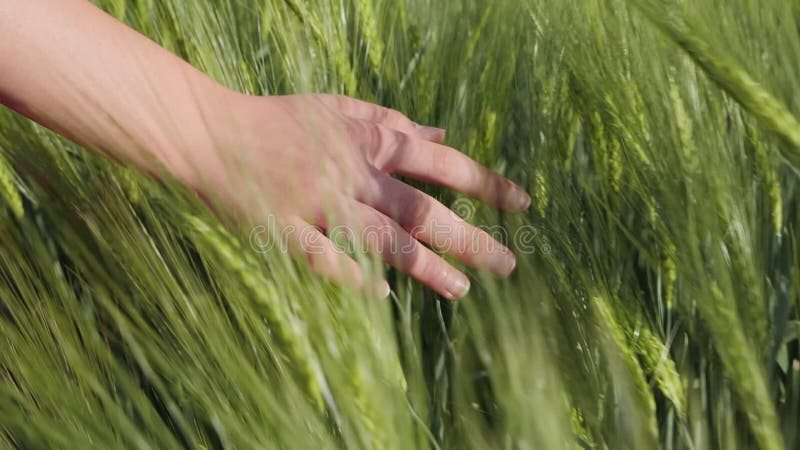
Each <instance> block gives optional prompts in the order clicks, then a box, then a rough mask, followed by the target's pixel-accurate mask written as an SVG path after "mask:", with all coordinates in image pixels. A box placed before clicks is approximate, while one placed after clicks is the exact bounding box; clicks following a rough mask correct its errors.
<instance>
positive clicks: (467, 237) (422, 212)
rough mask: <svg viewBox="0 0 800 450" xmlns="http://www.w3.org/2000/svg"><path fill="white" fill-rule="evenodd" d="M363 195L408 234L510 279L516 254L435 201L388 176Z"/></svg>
mask: <svg viewBox="0 0 800 450" xmlns="http://www.w3.org/2000/svg"><path fill="white" fill-rule="evenodd" d="M376 184H377V185H376V186H372V187H371V188H370V189H368V190H365V192H364V193H363V194H362V198H363V201H364V203H366V204H368V205H370V206H372V207H373V208H375V209H377V210H378V211H380V212H382V213H383V214H385V215H386V216H389V217H391V218H393V219H394V220H395V221H396V222H397V223H398V224H399V225H400V226H401V227H402V228H403V229H404V230H406V231H407V232H408V234H409V235H410V236H411V237H413V238H416V239H419V240H421V241H423V242H426V243H428V244H430V245H431V246H432V247H434V248H436V249H438V250H441V251H444V252H447V253H448V254H450V255H452V256H453V257H455V258H457V259H458V260H459V261H461V262H463V263H465V264H467V265H470V266H472V267H476V268H480V269H486V270H488V271H490V272H491V273H492V274H494V275H495V276H499V277H505V276H508V275H509V274H510V273H511V272H512V271H513V270H514V267H515V266H516V258H515V257H514V254H513V253H512V252H511V251H510V250H509V249H508V248H507V247H506V246H504V245H502V244H501V243H500V242H498V241H497V240H496V239H494V238H493V237H492V236H490V235H489V234H488V233H487V232H486V231H484V230H481V229H480V228H477V227H474V226H472V225H471V224H469V223H468V222H466V221H465V220H463V219H462V218H460V217H458V215H456V214H455V213H454V212H452V211H450V209H448V208H447V207H446V206H444V205H442V204H441V203H439V202H438V201H437V200H436V199H434V198H433V197H431V196H429V195H428V194H425V193H423V192H421V191H419V190H417V189H414V188H412V187H411V186H409V185H407V184H405V183H403V182H402V181H400V180H397V179H395V178H392V177H391V176H389V175H386V174H376Z"/></svg>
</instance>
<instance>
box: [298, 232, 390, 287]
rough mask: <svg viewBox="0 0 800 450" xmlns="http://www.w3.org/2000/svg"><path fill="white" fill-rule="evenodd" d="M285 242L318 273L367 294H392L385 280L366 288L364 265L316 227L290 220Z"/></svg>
mask: <svg viewBox="0 0 800 450" xmlns="http://www.w3.org/2000/svg"><path fill="white" fill-rule="evenodd" d="M283 238H284V239H285V242H286V243H287V245H288V249H289V251H290V253H291V254H292V255H293V256H294V257H295V258H302V259H305V260H306V262H308V265H309V267H310V268H311V270H313V271H314V272H315V273H317V274H319V275H320V276H322V277H323V278H326V279H328V280H330V281H332V282H334V283H337V284H340V285H348V286H352V287H354V288H355V289H358V290H361V291H364V292H366V293H369V294H372V295H377V296H379V297H381V298H385V297H387V296H388V295H389V285H388V284H387V283H386V281H384V280H377V281H376V282H373V283H371V284H370V285H367V284H366V282H365V280H364V276H363V273H362V270H361V266H360V265H359V264H358V263H357V262H355V261H354V260H353V259H352V258H350V257H349V256H347V254H345V253H344V252H343V251H341V250H340V249H339V248H337V247H336V246H335V245H334V244H333V242H331V241H330V239H328V238H327V237H325V235H323V234H322V233H321V232H320V231H319V230H317V228H316V227H314V226H312V225H310V224H309V223H307V222H305V221H304V220H302V219H300V218H295V219H291V220H288V221H287V223H286V226H285V228H284V236H283Z"/></svg>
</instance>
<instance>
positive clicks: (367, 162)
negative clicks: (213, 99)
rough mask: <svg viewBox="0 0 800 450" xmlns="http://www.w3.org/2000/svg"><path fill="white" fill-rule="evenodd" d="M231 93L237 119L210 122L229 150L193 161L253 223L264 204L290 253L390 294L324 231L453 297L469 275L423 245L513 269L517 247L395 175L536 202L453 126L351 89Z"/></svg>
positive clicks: (210, 191) (484, 196)
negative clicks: (450, 140) (437, 124)
mask: <svg viewBox="0 0 800 450" xmlns="http://www.w3.org/2000/svg"><path fill="white" fill-rule="evenodd" d="M232 95H233V96H234V97H235V99H232V100H229V101H227V102H226V103H227V104H228V106H229V115H230V116H231V117H232V118H233V119H234V123H235V126H233V127H232V128H230V129H226V130H211V134H212V135H214V136H216V137H217V140H216V143H215V144H216V145H215V147H214V148H215V149H224V150H225V152H224V153H222V152H219V151H218V150H215V151H214V154H209V155H201V156H200V158H196V157H193V159H194V161H195V164H194V166H195V170H196V172H197V173H196V175H194V176H193V177H192V179H191V184H192V185H194V186H195V187H196V188H197V189H198V190H199V191H200V192H201V193H202V194H204V195H205V196H207V197H215V198H218V199H219V200H221V201H222V202H223V204H225V206H228V207H231V208H232V209H233V210H234V211H237V212H239V213H240V214H241V215H244V216H249V217H248V220H255V221H258V220H259V219H258V218H257V217H253V215H252V214H251V212H250V211H251V209H252V207H253V205H254V204H257V203H259V202H264V204H265V205H266V207H267V209H268V210H269V211H270V213H271V214H275V216H276V217H277V221H276V223H278V224H280V225H281V226H282V227H283V229H282V230H280V232H279V233H278V234H279V235H280V237H281V238H282V239H283V240H285V242H284V243H285V244H288V249H289V250H291V251H292V252H293V253H294V255H295V256H297V257H304V258H305V259H307V260H308V262H309V264H310V266H311V267H312V269H313V270H314V271H316V272H318V273H319V274H321V275H323V276H325V277H327V278H329V279H332V280H334V281H335V282H339V283H354V284H355V285H356V286H358V287H360V288H365V289H367V290H375V291H377V292H379V293H380V294H381V295H384V296H385V295H388V291H389V287H388V285H387V284H386V283H385V281H383V280H380V281H379V285H378V286H363V283H364V278H365V277H363V275H362V273H361V270H360V266H359V265H358V264H357V263H356V262H355V261H354V260H353V259H351V258H350V257H349V256H348V255H347V254H346V253H344V252H343V251H341V250H340V249H339V248H338V247H336V245H334V243H333V242H332V241H331V240H329V239H328V237H326V236H325V235H324V234H323V232H327V233H329V234H330V233H331V232H332V231H334V230H336V231H342V230H346V231H347V235H348V236H349V237H350V238H351V239H355V240H356V241H357V243H358V244H360V245H362V246H363V247H364V248H365V249H366V250H368V251H369V252H371V253H374V254H376V255H378V256H380V257H381V258H382V259H383V260H384V261H385V262H387V263H389V264H391V265H392V266H394V267H396V268H397V269H398V270H401V271H403V272H405V273H407V274H408V275H410V276H412V277H413V278H415V279H417V280H419V281H420V282H421V283H423V284H425V285H427V286H429V287H430V288H431V289H433V290H435V291H436V292H438V293H439V294H441V295H442V296H444V297H446V298H448V299H458V298H460V297H462V296H464V295H465V294H466V293H467V291H468V289H469V280H468V278H467V277H466V276H465V275H464V274H463V273H461V272H460V271H459V270H457V269H456V268H454V267H453V266H452V265H450V264H448V263H447V262H446V261H445V260H444V259H443V258H442V257H440V256H439V255H437V254H436V253H434V252H433V251H431V250H430V249H429V248H427V247H426V246H425V245H423V244H422V243H425V244H428V245H430V246H431V247H432V248H434V249H437V250H440V251H443V252H445V253H447V254H449V255H451V256H453V257H454V258H456V259H458V260H459V261H461V262H463V263H465V264H467V265H470V266H473V267H477V268H481V269H486V270H488V271H490V272H491V273H493V274H494V275H496V276H500V277H503V276H507V275H508V274H510V273H511V271H512V270H513V269H514V266H515V257H514V255H513V254H512V253H511V251H509V249H508V248H506V247H505V246H503V245H502V244H500V243H499V242H497V241H496V240H494V239H493V238H492V237H491V236H489V234H487V233H486V232H484V231H483V230H481V229H479V228H477V227H474V226H472V225H470V224H469V223H467V222H466V221H464V220H463V219H462V218H460V217H459V216H458V215H456V214H455V213H453V212H452V211H451V210H449V209H448V208H447V207H445V206H444V205H442V204H441V203H439V202H438V201H437V200H435V199H434V198H433V197H431V196H429V195H428V194H426V193H424V192H421V191H419V190H417V189H415V188H413V187H411V186H409V185H408V184H406V183H403V182H402V181H400V180H398V179H397V178H394V177H392V176H391V175H393V174H399V175H404V176H407V177H410V178H414V179H417V180H422V181H426V182H431V183H436V184H439V185H442V186H445V187H448V188H451V189H454V190H457V191H460V192H463V193H465V194H467V195H470V196H472V197H474V198H477V199H480V200H482V201H485V202H487V203H489V204H491V205H493V206H495V207H499V208H501V209H503V210H506V211H510V212H518V211H522V210H525V209H526V208H527V207H528V205H529V204H530V197H529V196H528V195H527V194H526V193H525V192H524V191H523V190H522V189H521V188H520V187H518V186H516V185H515V184H513V183H512V182H510V181H509V180H507V179H505V178H503V177H501V176H500V175H498V174H496V173H494V172H492V171H490V170H489V169H487V168H485V167H482V166H480V165H479V164H477V163H476V162H475V161H473V160H471V159H470V158H469V157H467V156H466V155H464V154H462V153H460V152H458V151H457V150H454V149H452V148H449V147H446V146H444V145H441V142H442V141H443V140H444V131H443V130H439V129H436V128H430V127H424V126H418V125H416V124H415V123H414V122H412V121H411V120H409V119H408V118H406V117H405V116H404V115H402V114H401V113H399V112H397V111H394V110H391V109H387V108H383V107H380V106H377V105H373V104H370V103H366V102H361V101H358V100H355V99H352V98H348V97H343V96H335V95H323V94H315V95H293V96H275V97H254V96H245V95H239V94H232ZM231 162H233V165H231ZM242 171H244V172H242ZM226 174H227V175H226ZM262 219H263V217H262ZM320 230H321V231H320Z"/></svg>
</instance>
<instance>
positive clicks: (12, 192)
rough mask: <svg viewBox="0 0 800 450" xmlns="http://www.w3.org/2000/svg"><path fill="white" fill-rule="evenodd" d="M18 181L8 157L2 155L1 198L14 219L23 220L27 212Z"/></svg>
mask: <svg viewBox="0 0 800 450" xmlns="http://www.w3.org/2000/svg"><path fill="white" fill-rule="evenodd" d="M16 179H17V176H16V172H15V171H14V169H13V168H12V167H11V164H10V163H9V162H8V160H7V159H6V157H5V156H3V154H2V153H0V198H2V200H3V201H4V202H5V203H6V206H7V207H8V209H10V210H11V212H12V213H13V214H14V217H16V218H17V219H21V218H22V217H23V216H24V215H25V210H24V209H23V207H22V196H21V195H20V193H19V189H17V184H16Z"/></svg>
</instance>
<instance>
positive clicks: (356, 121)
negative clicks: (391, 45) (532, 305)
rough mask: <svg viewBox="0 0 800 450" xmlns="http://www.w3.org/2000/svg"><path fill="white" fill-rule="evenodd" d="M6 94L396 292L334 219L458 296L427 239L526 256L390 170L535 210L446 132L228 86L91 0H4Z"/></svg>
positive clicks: (61, 128)
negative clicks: (337, 231) (338, 237)
mask: <svg viewBox="0 0 800 450" xmlns="http://www.w3.org/2000/svg"><path fill="white" fill-rule="evenodd" d="M0 102H2V103H3V104H4V105H6V106H7V107H9V108H11V109H14V110H15V111H17V112H19V113H21V114H23V115H25V116H27V117H29V118H31V119H33V120H35V121H37V122H39V123H41V124H42V125H44V126H46V127H49V128H51V129H53V130H55V131H56V132H58V133H60V134H62V135H63V136H65V137H67V138H69V139H71V140H73V141H75V142H78V143H80V144H82V145H84V146H86V147H87V148H89V149H92V150H94V151H98V152H102V153H104V154H106V155H109V156H112V157H114V158H115V159H117V160H120V161H122V162H124V163H127V164H132V165H135V166H138V167H140V168H141V169H143V170H145V171H148V172H150V173H152V174H153V175H155V176H170V177H174V178H175V179H177V180H179V181H181V182H183V183H185V184H186V185H188V186H190V187H192V188H193V189H194V190H196V191H197V192H198V193H199V194H200V195H202V196H203V197H204V198H206V199H209V202H210V203H212V205H213V206H214V207H215V208H217V207H218V206H220V208H222V209H224V210H225V211H226V212H230V213H231V215H233V216H236V217H238V218H243V219H245V220H247V221H251V222H253V223H258V220H259V219H258V216H257V214H256V213H254V212H253V211H254V210H256V208H255V207H254V205H256V204H259V205H266V208H267V209H268V210H269V211H270V212H271V213H274V214H275V216H277V217H278V218H279V222H280V223H281V224H283V225H284V226H290V228H289V229H290V230H293V231H292V232H291V233H286V234H285V238H286V239H288V241H289V242H288V244H289V248H290V249H291V250H292V251H293V253H294V254H295V255H296V256H297V257H300V258H304V259H306V260H307V261H308V263H309V265H310V266H311V268H312V269H313V270H314V271H315V272H317V273H319V274H320V275H322V276H324V277H326V278H329V279H331V280H334V281H336V282H339V283H345V284H352V285H355V286H356V287H358V288H363V289H367V290H370V291H373V292H376V293H377V294H379V295H386V294H388V290H389V287H388V285H387V284H386V283H385V281H383V280H379V281H377V282H376V283H377V285H375V283H372V285H371V286H365V281H364V280H365V279H366V278H367V277H365V276H363V275H362V273H361V268H360V266H359V265H358V264H357V263H356V262H355V260H353V259H351V258H350V257H349V256H348V255H347V254H345V253H343V252H342V251H340V250H339V249H338V248H337V247H336V246H335V245H334V244H333V243H332V242H331V241H330V240H328V238H327V237H326V236H325V232H326V230H330V229H332V228H334V227H336V226H346V227H348V229H351V230H355V231H356V233H355V234H358V230H364V229H365V228H368V229H371V230H381V231H380V232H377V233H370V234H368V236H369V238H367V239H365V241H364V242H363V243H362V244H363V245H365V246H366V247H367V249H368V250H370V251H371V252H373V253H374V254H376V255H378V256H380V257H381V258H382V259H383V260H384V261H386V262H387V263H389V264H391V265H392V266H394V267H396V268H397V269H398V270H401V271H403V272H405V273H407V274H409V275H410V276H412V277H413V278H415V279H417V280H418V281H420V282H421V283H423V284H425V285H426V286H428V287H430V288H431V289H433V290H435V291H436V292H438V293H439V294H441V295H442V296H444V297H445V298H448V299H458V298H461V297H463V296H464V295H465V294H466V293H467V291H468V290H469V279H468V278H467V277H466V276H465V275H464V274H463V273H462V272H461V271H459V270H458V269H456V268H455V267H454V266H453V265H451V264H450V263H448V262H447V261H445V259H444V258H442V257H441V256H439V254H437V253H436V252H434V251H433V250H431V249H430V248H429V247H431V248H433V249H436V250H440V251H442V252H444V253H447V254H449V255H450V256H452V257H453V258H455V259H456V260H458V261H461V262H462V263H464V264H467V265H469V266H473V267H477V268H481V269H485V270H488V271H489V272H491V273H493V274H494V275H496V276H500V277H503V276H507V275H509V274H510V273H511V272H512V271H513V269H514V266H515V264H516V260H515V257H514V255H513V253H512V252H511V251H509V250H508V249H507V248H506V247H504V246H502V245H501V244H499V243H498V242H496V241H495V240H494V239H492V238H491V237H490V236H489V235H488V234H486V233H484V232H482V231H481V230H479V229H478V228H476V227H474V226H472V225H470V224H469V223H467V222H466V221H464V220H462V219H461V218H459V217H458V216H457V215H456V214H454V213H453V212H452V211H450V210H449V209H448V208H447V207H446V206H444V205H442V204H441V203H439V202H438V201H437V200H435V199H434V198H432V197H431V196H429V195H427V194H425V193H424V192H421V191H419V190H417V189H415V188H413V187H411V186H409V185H408V184H405V183H403V182H402V181H400V180H399V179H397V178H395V177H393V176H392V175H403V176H407V177H409V178H414V179H418V180H422V181H427V182H431V183H435V184H439V185H442V186H445V187H447V188H450V189H453V190H456V191H459V192H462V193H464V194H467V195H469V196H472V197H474V198H477V199H479V200H482V201H484V202H487V203H489V204H491V205H492V206H495V207H497V208H500V209H502V210H505V211H508V212H520V211H523V210H525V209H527V208H528V206H529V205H530V197H529V196H528V195H527V194H526V193H525V191H524V190H523V189H522V188H520V187H519V186H517V185H515V184H514V183H512V182H511V181H509V180H507V179H505V178H503V177H501V176H500V175H498V174H496V173H494V172H492V171H490V170H488V169H486V168H485V167H482V166H481V165H479V164H477V163H476V162H474V161H473V160H471V159H470V158H468V157H467V156H465V155H464V154H462V153H460V152H459V151H457V150H455V149H452V148H450V147H447V146H445V145H442V142H443V141H444V138H445V135H444V131H443V130H440V129H437V128H431V127H426V126H421V125H418V124H416V123H414V122H412V121H411V120H410V119H408V118H407V117H405V116H404V115H403V114H401V113H399V112H397V111H394V110H391V109H387V108H384V107H381V106H377V105H373V104H370V103H365V102H361V101H359V100H355V99H352V98H348V97H343V96H334V95H326V94H313V95H292V96H265V97H258V96H250V95H245V94H241V93H238V92H235V91H232V90H230V89H227V88H226V87H224V86H222V85H221V84H219V83H217V82H216V81H214V80H213V79H211V78H210V77H208V76H206V75H205V74H203V73H202V72H200V71H199V70H197V69H195V68H194V67H192V66H191V65H190V64H188V63H186V62H185V61H183V60H182V59H180V58H178V57H177V56H175V55H173V54H171V53H170V52H168V51H167V50H165V49H163V48H162V47H160V46H158V45H157V44H156V43H154V42H153V41H151V40H149V39H147V38H146V37H144V36H142V35H141V34H139V33H137V32H136V31H135V30H132V29H131V28H128V27H127V26H125V25H124V24H122V23H121V22H119V21H117V20H116V19H114V18H112V17H111V16H109V15H107V14H105V13H104V12H103V11H101V10H100V9H98V8H96V7H95V6H94V5H92V4H91V3H90V2H88V1H86V0H0ZM231 173H236V176H232V175H231ZM259 211H261V210H260V209H259ZM309 237H311V239H309ZM309 242H313V244H314V245H313V249H311V248H310V247H311V246H309Z"/></svg>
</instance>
